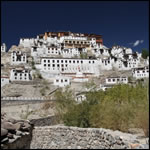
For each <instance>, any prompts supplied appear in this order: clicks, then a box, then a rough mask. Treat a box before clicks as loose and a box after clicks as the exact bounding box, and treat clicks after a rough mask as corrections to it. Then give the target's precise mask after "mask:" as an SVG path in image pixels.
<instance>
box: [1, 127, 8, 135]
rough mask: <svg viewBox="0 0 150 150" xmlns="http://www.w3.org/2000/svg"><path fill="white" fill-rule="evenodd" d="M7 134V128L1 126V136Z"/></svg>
mask: <svg viewBox="0 0 150 150" xmlns="http://www.w3.org/2000/svg"><path fill="white" fill-rule="evenodd" d="M7 134H8V130H6V129H4V128H1V137H2V136H6V135H7Z"/></svg>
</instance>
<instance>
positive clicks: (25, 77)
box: [10, 68, 32, 81]
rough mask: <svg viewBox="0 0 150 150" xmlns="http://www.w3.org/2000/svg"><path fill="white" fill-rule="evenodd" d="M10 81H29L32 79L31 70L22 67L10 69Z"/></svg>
mask: <svg viewBox="0 0 150 150" xmlns="http://www.w3.org/2000/svg"><path fill="white" fill-rule="evenodd" d="M10 80H11V81H30V80H32V72H31V71H30V70H27V69H24V68H16V69H12V70H11V71H10Z"/></svg>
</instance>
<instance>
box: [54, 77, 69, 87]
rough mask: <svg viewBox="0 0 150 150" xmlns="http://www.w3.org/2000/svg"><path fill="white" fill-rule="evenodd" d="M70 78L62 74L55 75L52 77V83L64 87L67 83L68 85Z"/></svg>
mask: <svg viewBox="0 0 150 150" xmlns="http://www.w3.org/2000/svg"><path fill="white" fill-rule="evenodd" d="M70 84H71V82H70V78H68V77H64V76H57V77H55V78H54V85H56V86H59V87H65V86H67V85H70Z"/></svg>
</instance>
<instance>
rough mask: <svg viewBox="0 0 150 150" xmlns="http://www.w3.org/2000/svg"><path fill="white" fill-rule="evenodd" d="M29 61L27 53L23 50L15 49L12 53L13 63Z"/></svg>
mask: <svg viewBox="0 0 150 150" xmlns="http://www.w3.org/2000/svg"><path fill="white" fill-rule="evenodd" d="M25 63H27V56H26V53H22V52H21V51H13V52H12V53H11V65H20V64H25Z"/></svg>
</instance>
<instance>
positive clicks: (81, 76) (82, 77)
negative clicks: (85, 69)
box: [72, 71, 89, 82]
mask: <svg viewBox="0 0 150 150" xmlns="http://www.w3.org/2000/svg"><path fill="white" fill-rule="evenodd" d="M72 79H73V81H74V82H88V80H89V79H88V77H86V76H85V75H84V74H83V73H82V72H80V71H79V72H77V73H76V76H75V77H73V78H72Z"/></svg>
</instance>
